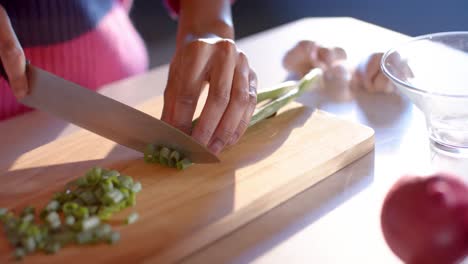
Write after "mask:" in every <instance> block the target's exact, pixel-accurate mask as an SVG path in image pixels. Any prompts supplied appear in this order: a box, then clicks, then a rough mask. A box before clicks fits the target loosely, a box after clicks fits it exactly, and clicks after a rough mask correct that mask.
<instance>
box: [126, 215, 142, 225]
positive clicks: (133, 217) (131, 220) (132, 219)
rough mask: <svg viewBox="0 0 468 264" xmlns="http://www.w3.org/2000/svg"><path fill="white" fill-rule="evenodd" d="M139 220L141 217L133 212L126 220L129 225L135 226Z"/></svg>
mask: <svg viewBox="0 0 468 264" xmlns="http://www.w3.org/2000/svg"><path fill="white" fill-rule="evenodd" d="M138 218H140V216H139V215H138V213H136V212H133V213H131V214H130V215H129V216H127V219H125V223H126V224H127V225H130V224H133V223H135V222H136V221H137V220H138Z"/></svg>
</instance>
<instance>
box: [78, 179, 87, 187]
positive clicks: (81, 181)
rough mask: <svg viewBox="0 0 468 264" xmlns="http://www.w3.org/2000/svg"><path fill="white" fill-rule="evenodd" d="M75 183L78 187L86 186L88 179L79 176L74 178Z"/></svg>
mask: <svg viewBox="0 0 468 264" xmlns="http://www.w3.org/2000/svg"><path fill="white" fill-rule="evenodd" d="M75 184H76V185H77V186H78V187H86V186H88V181H87V179H86V178H85V177H80V178H78V179H76V181H75Z"/></svg>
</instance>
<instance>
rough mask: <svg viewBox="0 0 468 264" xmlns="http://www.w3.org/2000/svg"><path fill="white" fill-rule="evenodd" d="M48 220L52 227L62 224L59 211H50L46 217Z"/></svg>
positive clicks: (55, 227)
mask: <svg viewBox="0 0 468 264" xmlns="http://www.w3.org/2000/svg"><path fill="white" fill-rule="evenodd" d="M46 221H47V223H48V224H49V226H50V227H51V228H52V229H57V228H59V227H60V225H61V222H60V216H59V215H58V214H57V212H50V213H49V214H48V215H47V217H46Z"/></svg>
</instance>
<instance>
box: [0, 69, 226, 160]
mask: <svg viewBox="0 0 468 264" xmlns="http://www.w3.org/2000/svg"><path fill="white" fill-rule="evenodd" d="M0 68H2V67H1V65H0ZM2 71H3V74H4V70H3V69H0V73H1V72H2ZM27 77H28V82H29V88H30V93H29V94H28V95H27V96H26V97H24V98H22V99H21V100H20V102H21V103H23V104H25V105H27V106H29V107H32V108H36V109H39V110H42V111H44V112H48V113H50V114H52V115H55V116H57V117H59V118H61V119H64V120H65V121H68V122H70V123H73V124H75V125H77V126H79V127H82V128H84V129H86V130H89V131H91V132H93V133H95V134H98V135H100V136H102V137H105V138H107V139H110V140H112V141H114V142H116V143H118V144H120V145H123V146H126V147H128V148H131V149H134V150H136V151H139V152H142V153H143V152H144V150H145V148H146V146H147V145H148V144H155V145H164V146H167V147H168V148H171V149H175V150H178V151H180V153H181V154H183V155H184V156H186V157H187V158H189V159H190V160H191V161H192V162H194V163H214V162H219V159H218V157H217V156H216V155H214V154H213V153H211V152H210V151H209V150H208V149H207V148H206V147H205V146H203V145H201V144H200V143H198V142H197V141H196V140H195V139H193V138H192V137H190V136H189V135H187V134H185V133H183V132H182V131H180V130H179V129H176V128H175V127H172V126H170V125H169V124H167V123H165V122H163V121H161V120H159V119H157V118H155V117H153V116H151V115H149V114H146V113H144V112H141V111H139V110H137V109H135V108H132V107H130V106H128V105H125V104H123V103H121V102H118V101H116V100H114V99H111V98H109V97H106V96H104V95H101V94H99V93H97V92H94V91H91V90H89V89H86V88H84V87H81V86H79V85H77V84H75V83H72V82H69V81H67V80H64V79H62V78H60V77H58V76H56V75H54V74H52V73H49V72H47V71H45V70H42V69H40V68H38V67H35V66H33V65H31V64H30V63H28V65H27Z"/></svg>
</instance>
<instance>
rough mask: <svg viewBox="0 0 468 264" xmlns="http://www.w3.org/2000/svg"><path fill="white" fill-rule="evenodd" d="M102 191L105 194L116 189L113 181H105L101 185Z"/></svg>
mask: <svg viewBox="0 0 468 264" xmlns="http://www.w3.org/2000/svg"><path fill="white" fill-rule="evenodd" d="M101 189H102V190H103V191H105V192H110V191H112V190H113V189H114V184H112V181H111V180H110V179H105V180H104V181H103V182H102V183H101Z"/></svg>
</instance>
